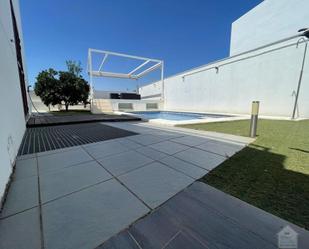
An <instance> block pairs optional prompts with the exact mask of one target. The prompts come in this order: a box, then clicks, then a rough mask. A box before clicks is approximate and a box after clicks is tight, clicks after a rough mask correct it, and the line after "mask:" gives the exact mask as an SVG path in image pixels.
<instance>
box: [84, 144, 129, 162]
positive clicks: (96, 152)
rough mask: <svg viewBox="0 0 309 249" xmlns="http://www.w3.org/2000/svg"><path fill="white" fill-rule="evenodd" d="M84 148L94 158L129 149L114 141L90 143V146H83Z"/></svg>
mask: <svg viewBox="0 0 309 249" xmlns="http://www.w3.org/2000/svg"><path fill="white" fill-rule="evenodd" d="M84 148H85V150H87V151H88V152H89V154H90V155H91V156H93V157H94V158H96V159H100V158H103V157H106V156H110V155H114V154H118V153H121V152H125V151H128V150H129V148H128V147H126V146H124V145H122V144H120V143H117V142H115V141H109V142H104V143H98V144H92V145H91V146H85V147H84Z"/></svg>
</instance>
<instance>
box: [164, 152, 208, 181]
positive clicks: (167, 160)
mask: <svg viewBox="0 0 309 249" xmlns="http://www.w3.org/2000/svg"><path fill="white" fill-rule="evenodd" d="M159 161H160V162H162V163H164V164H166V165H168V166H170V167H171V168H173V169H175V170H177V171H180V172H182V173H184V174H186V175H188V176H190V177H192V178H194V179H200V178H201V177H203V176H204V175H206V174H207V173H208V171H207V170H205V169H202V168H200V167H197V166H196V165H194V164H191V163H187V162H185V161H182V160H180V159H178V158H175V157H173V156H168V157H164V158H161V159H159Z"/></svg>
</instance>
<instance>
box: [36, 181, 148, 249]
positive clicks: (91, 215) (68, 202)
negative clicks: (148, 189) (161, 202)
mask: <svg viewBox="0 0 309 249" xmlns="http://www.w3.org/2000/svg"><path fill="white" fill-rule="evenodd" d="M148 211H149V210H148V208H146V207H145V206H144V205H143V204H142V203H141V202H140V201H139V200H138V199H137V198H136V197H135V196H134V195H132V194H131V193H130V192H129V191H128V190H127V189H126V188H125V187H123V186H122V185H121V184H120V183H118V182H117V181H116V180H109V181H107V182H104V183H101V184H98V185H96V186H93V187H91V188H88V189H85V190H83V191H80V192H77V193H74V194H72V195H69V196H67V197H65V198H61V199H58V200H56V201H52V202H50V203H47V204H45V205H43V206H42V212H43V226H44V238H45V248H46V249H49V248H53V249H54V248H57V249H61V248H65V249H73V248H74V249H78V248H80V249H88V248H89V249H93V248H95V247H96V246H99V245H100V244H102V243H103V242H104V241H105V240H106V239H108V238H109V237H111V236H112V235H114V234H115V233H117V232H119V231H120V230H122V229H123V228H125V227H127V226H128V225H129V224H131V223H132V222H134V221H135V220H136V219H138V218H139V217H141V216H143V215H145V214H146V213H147V212H148Z"/></svg>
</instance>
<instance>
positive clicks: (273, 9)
mask: <svg viewBox="0 0 309 249" xmlns="http://www.w3.org/2000/svg"><path fill="white" fill-rule="evenodd" d="M308 9H309V1H308V0H280V1H279V0H265V1H264V2H263V3H261V4H260V5H258V6H257V7H256V8H255V9H253V10H251V11H250V12H249V13H247V14H246V15H244V16H243V17H241V18H240V19H239V20H237V21H236V22H235V23H234V24H233V35H232V41H233V42H232V45H231V52H232V54H235V53H239V52H244V50H250V49H252V48H254V47H259V46H263V45H265V43H270V42H274V41H276V40H279V39H282V38H286V37H289V36H291V35H293V34H295V29H298V28H301V27H306V26H308V27H309V11H308ZM296 13H298V15H296ZM249 27H250V29H249ZM275 31H278V32H275ZM272 33H275V34H276V35H271V34H272ZM296 42H297V39H293V40H289V41H286V42H284V43H281V44H278V45H274V46H272V47H268V48H265V49H259V50H258V51H255V52H251V53H247V54H244V55H241V56H236V57H229V58H226V59H223V60H220V61H217V62H214V63H210V64H208V65H204V66H201V67H198V68H196V69H192V70H188V71H186V72H183V73H180V74H178V75H175V76H172V77H169V78H167V79H165V81H164V82H165V83H164V109H165V110H176V111H195V112H197V111H200V112H215V113H235V114H237V113H238V114H250V108H251V107H250V105H251V102H252V101H254V100H259V101H260V102H261V106H260V114H261V115H265V116H277V117H291V116H292V112H293V107H294V102H295V94H294V95H293V93H295V92H296V90H297V84H298V79H299V74H300V68H301V62H302V57H303V52H304V46H305V45H304V44H300V45H299V47H298V48H296V45H295V43H296ZM284 46H287V47H285V48H281V49H280V47H284ZM205 49H207V48H205ZM308 53H309V50H308ZM226 63H228V64H226ZM213 67H219V71H218V73H216V70H215V69H214V68H213ZM204 69H205V70H204ZM203 70H204V71H203ZM197 71H201V72H199V73H196V74H192V75H188V76H186V77H185V78H183V76H184V75H186V74H191V73H194V72H197ZM158 83H159V82H157V83H156V84H158ZM140 92H141V93H142V97H143V95H144V94H145V95H151V94H155V93H157V90H155V87H154V84H151V85H147V86H144V87H141V89H140ZM298 111H299V116H298V117H300V118H309V55H307V62H306V64H305V70H304V75H303V80H302V85H301V90H300V96H299V102H298Z"/></svg>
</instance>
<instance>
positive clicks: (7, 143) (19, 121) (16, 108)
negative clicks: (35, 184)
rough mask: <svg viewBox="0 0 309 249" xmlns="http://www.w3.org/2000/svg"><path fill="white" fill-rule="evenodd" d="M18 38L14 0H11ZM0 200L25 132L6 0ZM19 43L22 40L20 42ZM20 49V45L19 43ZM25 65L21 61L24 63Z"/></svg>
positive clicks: (0, 62)
mask: <svg viewBox="0 0 309 249" xmlns="http://www.w3.org/2000/svg"><path fill="white" fill-rule="evenodd" d="M13 4H14V9H15V15H16V18H17V22H18V26H19V33H20V36H21V37H20V38H21V41H22V29H21V25H20V16H19V5H18V1H17V0H16V1H13ZM0 22H1V23H0V55H1V56H0V85H1V89H0V106H1V108H0V116H1V122H0V160H1V161H0V162H1V164H0V199H1V197H2V196H3V193H4V190H5V186H6V184H7V182H8V180H9V176H10V174H11V172H12V166H13V164H14V161H15V157H16V155H17V152H18V148H19V145H20V143H21V140H22V138H23V135H24V132H25V117H24V113H23V104H22V97H21V90H20V83H19V75H18V69H17V61H16V52H15V44H14V43H12V42H11V41H10V39H14V35H13V28H12V19H11V11H10V4H9V0H0ZM22 42H23V41H22ZM22 48H23V46H22ZM24 67H25V63H24Z"/></svg>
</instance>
